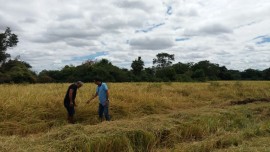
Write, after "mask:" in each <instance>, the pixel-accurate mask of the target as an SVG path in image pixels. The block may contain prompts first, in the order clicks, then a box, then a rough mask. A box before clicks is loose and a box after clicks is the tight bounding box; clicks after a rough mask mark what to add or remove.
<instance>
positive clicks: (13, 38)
mask: <svg viewBox="0 0 270 152" xmlns="http://www.w3.org/2000/svg"><path fill="white" fill-rule="evenodd" d="M18 42H19V41H18V37H17V35H15V34H13V33H11V29H10V28H9V27H8V28H7V29H6V31H5V32H4V33H0V63H4V62H5V61H6V59H7V58H9V57H10V54H8V53H6V51H7V49H8V48H9V47H14V46H16V45H17V43H18Z"/></svg>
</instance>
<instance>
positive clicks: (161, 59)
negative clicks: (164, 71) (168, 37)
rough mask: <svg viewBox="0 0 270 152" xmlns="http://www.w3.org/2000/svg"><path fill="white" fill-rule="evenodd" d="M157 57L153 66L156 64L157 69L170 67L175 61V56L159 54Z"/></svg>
mask: <svg viewBox="0 0 270 152" xmlns="http://www.w3.org/2000/svg"><path fill="white" fill-rule="evenodd" d="M156 57H157V58H155V59H153V64H154V65H155V64H156V67H157V68H165V67H169V66H171V65H172V61H174V54H168V53H158V54H157V55H156Z"/></svg>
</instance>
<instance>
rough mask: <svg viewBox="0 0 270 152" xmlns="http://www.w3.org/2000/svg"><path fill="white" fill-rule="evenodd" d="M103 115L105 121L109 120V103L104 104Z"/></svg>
mask: <svg viewBox="0 0 270 152" xmlns="http://www.w3.org/2000/svg"><path fill="white" fill-rule="evenodd" d="M104 115H105V118H106V121H110V115H109V103H108V104H107V105H106V106H104Z"/></svg>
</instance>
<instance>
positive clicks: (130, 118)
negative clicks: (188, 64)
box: [0, 81, 270, 152]
mask: <svg viewBox="0 0 270 152" xmlns="http://www.w3.org/2000/svg"><path fill="white" fill-rule="evenodd" d="M68 85H69V84H34V85H1V87H0V94H1V96H0V115H1V117H0V151H108V152H109V151H142V152H143V151H192V152H193V151H194V152H207V151H248V150H249V149H251V151H270V146H268V145H267V141H269V139H270V105H269V104H270V103H268V102H260V101H256V102H252V103H248V104H241V105H234V104H231V101H242V100H245V99H247V98H252V99H259V98H269V97H270V82H261V81H260V82H259V81H258V82H247V81H245V82H208V83H108V86H109V89H110V94H111V98H110V100H111V105H110V113H111V116H112V121H111V122H102V123H100V122H99V121H98V118H97V106H98V104H97V103H98V101H97V99H96V100H95V101H94V102H92V103H90V104H85V102H86V100H87V99H88V98H90V96H91V95H92V94H93V93H94V92H95V85H94V84H85V85H84V86H83V87H82V88H80V89H79V90H78V93H77V100H76V102H77V104H78V106H77V108H76V120H77V123H76V124H75V125H70V124H67V122H66V111H65V109H64V107H63V98H64V95H65V92H66V89H67V87H68Z"/></svg>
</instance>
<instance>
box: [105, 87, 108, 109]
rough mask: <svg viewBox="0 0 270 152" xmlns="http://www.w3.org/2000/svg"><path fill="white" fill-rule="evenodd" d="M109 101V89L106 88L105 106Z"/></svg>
mask: <svg viewBox="0 0 270 152" xmlns="http://www.w3.org/2000/svg"><path fill="white" fill-rule="evenodd" d="M108 103H109V90H106V102H105V106H106V105H108Z"/></svg>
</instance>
